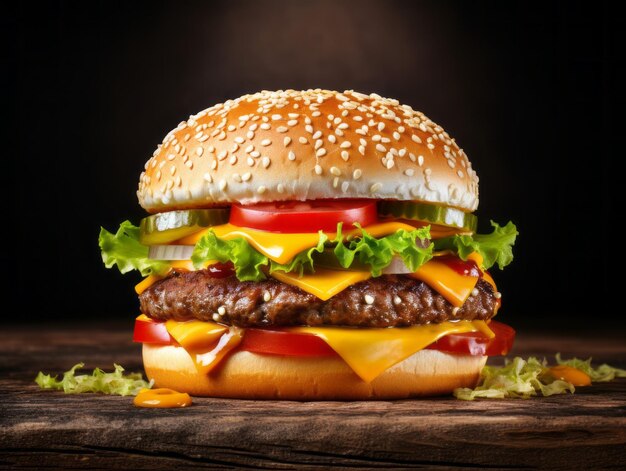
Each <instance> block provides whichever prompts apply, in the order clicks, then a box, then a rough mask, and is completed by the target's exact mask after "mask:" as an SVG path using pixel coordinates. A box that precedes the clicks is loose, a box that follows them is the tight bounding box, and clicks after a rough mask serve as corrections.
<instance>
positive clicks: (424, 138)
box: [137, 89, 478, 213]
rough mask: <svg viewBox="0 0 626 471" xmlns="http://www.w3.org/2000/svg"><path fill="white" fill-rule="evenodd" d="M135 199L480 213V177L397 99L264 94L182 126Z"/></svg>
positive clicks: (174, 204) (161, 203) (166, 206)
mask: <svg viewBox="0 0 626 471" xmlns="http://www.w3.org/2000/svg"><path fill="white" fill-rule="evenodd" d="M137 195H138V198H139V203H140V204H141V206H143V207H144V208H145V209H146V210H147V211H149V212H151V213H156V212H164V211H171V210H174V209H185V208H199V207H211V206H223V205H227V204H230V203H234V202H238V203H242V204H252V203H258V202H268V201H285V200H307V199H308V200H315V199H326V198H373V199H391V200H413V201H424V202H430V203H437V204H443V205H446V206H454V207H457V208H460V209H463V210H466V211H474V210H475V209H476V208H477V207H478V177H477V176H476V172H474V170H473V169H472V167H471V164H470V162H469V160H468V158H467V156H466V155H465V153H464V152H463V150H462V149H460V148H459V147H458V146H457V144H456V143H455V142H454V140H453V139H452V138H450V136H449V135H448V134H447V133H446V132H445V131H444V130H443V129H442V128H441V127H440V126H438V125H437V124H436V123H434V122H433V121H431V120H430V119H429V118H427V117H426V116H425V115H424V114H423V113H421V112H419V111H414V110H413V109H412V108H411V107H410V106H407V105H401V104H400V103H399V102H398V101H397V100H391V99H387V98H382V97H380V96H379V95H376V94H371V95H364V94H361V93H357V92H354V91H345V92H343V93H339V92H335V91H328V90H320V89H317V90H307V91H294V90H286V91H276V92H269V91H264V92H259V93H256V94H253V95H244V96H242V97H240V98H237V99H235V100H229V101H227V102H226V103H224V104H218V105H215V106H213V107H211V108H208V109H206V110H204V111H202V112H200V113H198V114H197V115H195V116H190V117H189V119H188V120H187V121H183V122H181V123H180V124H179V125H178V127H177V128H176V129H174V130H172V131H171V132H170V133H169V134H167V136H165V139H164V140H163V143H162V144H160V145H159V146H158V148H157V149H156V151H155V152H154V154H153V156H152V158H151V159H150V160H148V162H147V163H146V165H145V171H144V172H143V173H142V174H141V178H140V182H139V190H138V192H137Z"/></svg>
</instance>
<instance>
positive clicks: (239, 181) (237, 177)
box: [232, 173, 241, 183]
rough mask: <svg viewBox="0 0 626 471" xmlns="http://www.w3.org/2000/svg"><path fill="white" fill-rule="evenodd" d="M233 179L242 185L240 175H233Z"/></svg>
mask: <svg viewBox="0 0 626 471" xmlns="http://www.w3.org/2000/svg"><path fill="white" fill-rule="evenodd" d="M232 177H233V180H235V181H236V182H237V183H241V175H239V174H238V173H233V175H232Z"/></svg>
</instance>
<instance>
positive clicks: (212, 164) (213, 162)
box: [211, 160, 217, 170]
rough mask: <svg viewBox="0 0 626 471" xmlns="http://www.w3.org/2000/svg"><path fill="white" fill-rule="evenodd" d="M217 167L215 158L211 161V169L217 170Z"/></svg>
mask: <svg viewBox="0 0 626 471" xmlns="http://www.w3.org/2000/svg"><path fill="white" fill-rule="evenodd" d="M216 168H217V160H213V161H212V162H211V170H215V169H216Z"/></svg>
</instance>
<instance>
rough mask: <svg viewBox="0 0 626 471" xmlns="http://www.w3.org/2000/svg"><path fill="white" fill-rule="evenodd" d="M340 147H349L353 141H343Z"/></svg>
mask: <svg viewBox="0 0 626 471" xmlns="http://www.w3.org/2000/svg"><path fill="white" fill-rule="evenodd" d="M339 147H341V148H342V149H349V148H350V147H352V143H351V142H350V141H343V142H342V143H341V145H340V146H339Z"/></svg>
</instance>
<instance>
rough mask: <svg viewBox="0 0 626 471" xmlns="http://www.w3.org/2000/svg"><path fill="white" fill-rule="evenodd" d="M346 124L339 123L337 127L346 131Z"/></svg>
mask: <svg viewBox="0 0 626 471" xmlns="http://www.w3.org/2000/svg"><path fill="white" fill-rule="evenodd" d="M348 127H349V126H348V123H341V124H340V125H339V126H337V128H338V129H342V130H343V129H348Z"/></svg>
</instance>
